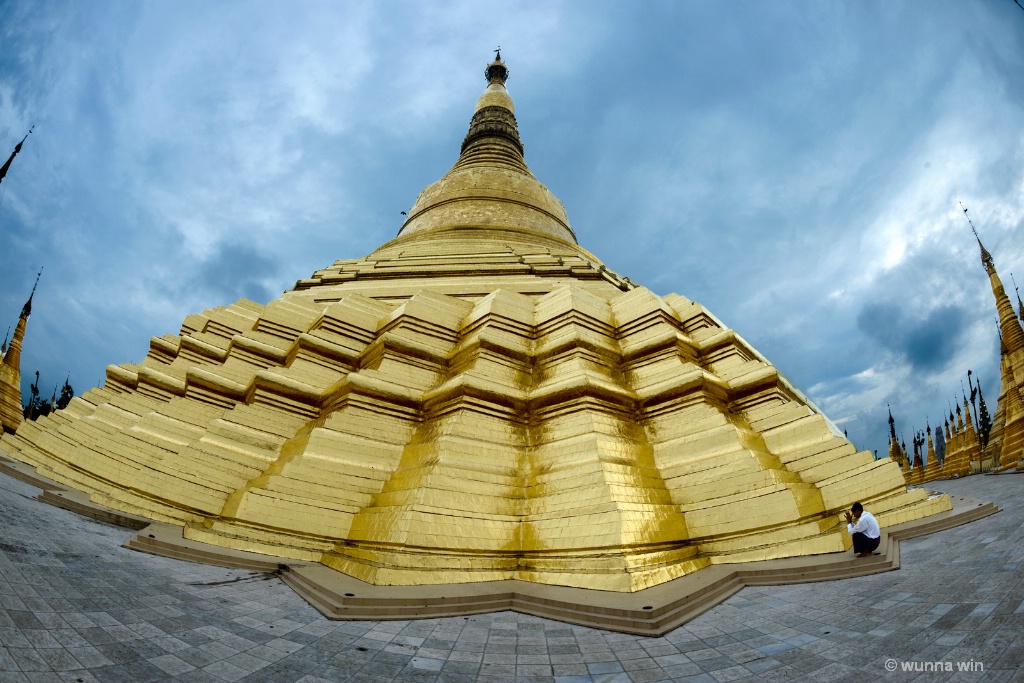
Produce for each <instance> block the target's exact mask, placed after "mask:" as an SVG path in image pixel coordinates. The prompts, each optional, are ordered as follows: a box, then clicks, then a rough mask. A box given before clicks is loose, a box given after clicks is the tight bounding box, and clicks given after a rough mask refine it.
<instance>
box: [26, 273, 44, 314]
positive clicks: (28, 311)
mask: <svg viewBox="0 0 1024 683" xmlns="http://www.w3.org/2000/svg"><path fill="white" fill-rule="evenodd" d="M42 274H43V269H42V267H40V268H39V273H37V274H36V282H35V284H34V285H32V293H31V294H29V295H28V301H26V302H25V305H24V306H23V307H22V309H21V317H22V318H27V317H29V316H30V315H32V297H34V296H35V295H36V287H38V286H39V278H40V277H41V276H42Z"/></svg>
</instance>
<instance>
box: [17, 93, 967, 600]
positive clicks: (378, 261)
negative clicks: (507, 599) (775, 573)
mask: <svg viewBox="0 0 1024 683" xmlns="http://www.w3.org/2000/svg"><path fill="white" fill-rule="evenodd" d="M492 89H493V90H492ZM495 91H497V92H495ZM488 92H489V93H490V94H489V95H485V96H484V98H481V102H484V105H483V106H482V107H481V108H479V109H478V111H477V113H476V115H475V116H474V124H473V126H477V124H480V126H481V127H478V129H477V133H474V130H475V129H474V128H473V127H471V131H470V135H468V136H467V143H464V147H463V154H462V157H461V158H460V161H459V162H458V163H457V164H456V165H455V167H453V169H452V171H450V172H449V174H447V175H446V176H445V178H443V179H442V180H441V181H439V182H438V183H436V184H435V185H434V186H431V187H430V188H428V189H427V190H425V191H424V194H423V195H421V197H420V199H419V200H417V203H416V206H415V207H414V208H413V210H412V211H411V212H410V215H409V219H408V221H407V222H406V225H405V226H404V227H403V230H402V232H401V234H400V236H399V238H397V239H396V240H394V241H392V242H390V243H388V244H386V245H384V246H383V247H381V248H380V249H378V250H377V251H375V252H374V253H373V254H370V255H369V256H367V257H366V258H363V259H356V260H349V261H339V262H337V263H335V264H334V265H333V266H331V267H329V268H325V269H323V270H321V271H318V272H317V273H315V274H314V276H313V277H312V278H309V279H306V280H301V281H299V282H298V283H297V285H296V288H295V289H293V290H292V291H290V292H287V293H285V294H284V295H283V296H282V297H281V298H280V299H278V300H276V301H273V302H271V303H270V304H268V305H267V306H260V305H257V304H255V303H252V302H249V301H244V300H243V301H239V302H237V303H235V304H233V305H231V306H227V307H223V308H217V309H212V310H208V311H205V312H203V313H202V314H196V315H192V316H189V317H188V318H187V319H186V320H185V322H184V324H183V325H182V329H181V332H180V333H179V334H178V335H176V336H175V335H165V336H163V337H159V338H154V339H153V340H152V343H151V346H150V352H149V355H148V356H147V357H146V359H145V360H144V361H143V362H142V363H141V364H139V365H121V366H112V367H110V368H109V369H108V372H107V381H106V384H105V385H104V387H102V388H99V389H93V390H91V391H89V392H87V393H86V394H85V395H83V396H82V397H79V398H76V399H74V400H73V401H72V403H71V405H70V406H69V407H68V408H67V409H66V410H63V411H58V412H57V413H54V414H53V415H51V416H50V417H49V418H44V419H41V420H39V421H38V422H37V423H27V424H25V425H23V426H22V428H21V429H19V431H18V433H17V436H16V437H14V438H6V437H5V438H4V439H3V440H2V441H0V448H3V449H4V450H6V451H7V452H8V453H9V454H11V455H12V456H14V457H16V458H18V459H20V460H23V461H25V462H28V463H31V464H33V465H36V466H37V467H38V468H39V470H40V472H41V473H42V474H44V475H45V476H48V477H51V478H53V479H56V480H57V481H60V482H63V483H66V484H69V485H71V486H73V487H76V488H80V489H82V490H85V491H87V492H89V493H90V494H91V496H92V498H93V500H95V501H96V502H98V503H101V504H104V505H107V506H110V507H113V508H117V509H120V510H126V511H130V512H133V513H136V514H140V515H144V516H146V517H149V518H152V519H156V520H162V521H168V522H173V523H176V524H181V525H183V526H184V527H185V535H186V536H187V537H188V538H191V539H195V540H201V541H206V542H209V543H213V544H217V545H221V546H226V547H231V548H237V549H244V550H256V551H260V552H266V553H271V554H274V555H278V556H282V557H289V558H299V559H307V560H317V561H320V562H322V563H323V564H325V565H327V566H329V567H333V568H335V569H338V570H340V571H343V572H345V573H347V574H350V575H352V576H354V577H357V578H359V579H362V580H365V581H368V582H372V583H376V584H405V585H415V584H433V583H449V582H450V583H459V582H470V581H487V580H501V579H520V580H527V581H534V582H540V583H547V584H558V585H565V586H578V587H586V588H596V589H604V590H613V591H635V590H639V589H642V588H645V587H648V586H653V585H656V584H659V583H663V582H665V581H668V580H671V579H673V578H676V577H678V576H681V575H683V574H686V573H689V572H693V571H695V570H698V569H700V568H701V567H705V566H707V565H709V564H712V563H729V562H746V561H751V560H757V559H770V558H777V557H786V556H794V555H811V554H817V553H827V552H836V551H841V550H844V549H845V548H848V547H849V543H850V539H849V537H848V535H846V531H845V525H842V524H840V523H839V522H840V515H839V513H840V511H841V510H843V509H846V508H848V507H849V506H850V504H851V503H852V502H853V501H855V500H860V501H862V502H864V504H865V506H866V507H867V508H868V509H870V510H871V511H872V512H873V513H874V514H875V516H876V517H877V518H878V519H879V521H880V522H881V523H882V524H883V525H890V524H896V523H899V522H903V521H908V520H912V519H917V518H920V517H923V516H926V515H929V514H932V513H935V512H939V511H943V510H948V509H950V503H949V499H948V498H947V497H945V496H939V497H933V498H928V497H927V496H926V494H925V492H924V491H923V490H915V491H911V492H908V491H907V490H906V486H905V483H904V479H903V475H902V473H901V471H900V468H899V467H898V466H897V465H896V464H895V463H893V462H891V461H889V460H888V459H885V460H879V461H876V460H874V459H873V458H872V456H871V455H870V454H869V453H868V452H866V451H865V452H857V451H856V449H855V448H854V447H853V446H852V445H851V444H850V443H849V442H848V441H846V440H845V439H844V438H843V437H842V436H841V435H840V433H839V432H838V431H837V430H836V429H835V428H834V427H833V426H832V425H831V424H830V423H829V422H828V421H827V420H826V419H825V418H824V417H823V416H822V415H821V414H820V413H819V412H818V411H817V409H816V408H814V407H813V406H812V405H811V404H810V403H809V402H808V401H807V400H806V399H805V398H804V397H803V396H802V395H801V394H800V393H799V392H798V391H797V390H796V389H794V388H793V387H792V386H791V385H790V384H789V383H788V382H787V381H786V380H785V379H784V378H783V377H782V376H781V375H780V374H779V373H778V371H777V370H776V369H775V368H774V367H773V366H772V365H770V364H769V363H768V362H767V360H765V359H764V358H763V357H761V356H760V355H759V354H758V353H757V352H756V351H755V350H754V349H753V348H751V347H750V346H749V345H748V344H747V343H746V342H745V341H744V340H743V339H742V338H741V337H739V336H738V335H737V334H736V333H735V332H733V331H732V330H730V329H728V328H726V327H725V326H724V325H722V324H721V323H720V322H719V321H718V320H717V319H716V318H715V317H714V316H712V315H711V314H710V313H709V312H708V311H707V310H705V309H704V308H703V307H702V306H701V305H700V304H698V303H695V302H692V301H689V300H688V299H686V298H684V297H682V296H679V295H675V294H672V295H669V296H666V297H659V296H656V295H655V294H653V293H652V292H650V291H648V290H647V289H644V288H642V287H636V286H635V285H633V283H631V282H630V281H629V280H627V279H625V278H622V277H620V276H618V275H615V274H614V273H611V272H610V271H608V270H607V269H606V268H605V267H604V266H603V265H602V264H601V263H600V262H599V261H598V260H597V259H596V258H595V257H593V256H592V255H590V254H589V253H587V252H586V251H584V250H583V249H581V248H580V247H578V246H577V245H576V242H575V238H574V236H573V234H572V232H571V230H570V229H569V228H568V222H567V220H566V219H565V217H564V211H563V210H561V204H560V203H558V202H557V199H554V197H553V195H550V193H549V192H547V190H546V188H543V186H541V185H540V184H539V183H537V182H536V180H534V179H533V176H532V175H530V174H529V170H528V169H526V166H525V163H524V162H523V161H522V156H521V147H517V145H518V134H516V135H515V138H514V139H513V136H512V133H510V132H509V128H508V126H509V125H510V124H509V123H508V122H509V121H511V125H512V126H513V129H514V117H512V112H511V106H508V107H503V106H502V104H501V103H502V101H503V98H504V99H507V93H505V94H503V93H504V85H503V83H501V82H498V83H497V85H496V84H495V81H494V80H493V79H492V81H491V83H490V84H489V86H488ZM509 103H511V100H509ZM496 110H500V112H499V113H498V114H495V111H496ZM502 112H503V113H502ZM481 114H486V116H494V117H497V118H494V120H493V121H492V120H491V119H487V120H482V123H481V120H479V119H478V117H480V115H481ZM506 114H507V116H506ZM486 116H485V117H484V118H485V119H486ZM509 117H512V118H509ZM499 119H500V120H499ZM488 121H490V122H491V123H494V122H495V121H497V123H494V126H493V127H488V126H490V125H491V123H488ZM484 124H486V125H484ZM481 131H482V132H481ZM474 135H476V137H474ZM523 169H526V170H525V171H524V170H523ZM502 178H509V179H511V180H509V182H507V183H506V182H505V181H504V180H502ZM459 207H462V208H459Z"/></svg>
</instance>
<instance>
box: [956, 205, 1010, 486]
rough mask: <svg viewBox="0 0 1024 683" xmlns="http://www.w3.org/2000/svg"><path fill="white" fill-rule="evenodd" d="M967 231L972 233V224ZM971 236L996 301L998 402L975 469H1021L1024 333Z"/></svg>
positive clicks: (987, 260)
mask: <svg viewBox="0 0 1024 683" xmlns="http://www.w3.org/2000/svg"><path fill="white" fill-rule="evenodd" d="M964 213H966V209H965V210H964ZM971 229H972V230H973V229H974V225H973V224H972V225H971ZM974 236H975V238H977V240H978V247H979V248H980V249H981V263H982V265H983V266H984V267H985V272H986V273H987V274H988V278H989V283H990V284H991V285H992V295H993V296H994V297H995V300H996V311H997V312H998V315H999V338H1000V345H999V346H1000V363H999V370H1000V387H999V399H998V401H997V403H996V414H995V418H994V419H993V421H992V431H991V432H990V434H989V438H988V444H987V445H986V446H987V447H986V452H985V455H984V456H979V468H983V467H985V466H986V465H987V466H988V468H992V469H1002V470H1005V469H1009V468H1017V469H1024V401H1022V398H1024V329H1022V328H1021V321H1020V319H1019V318H1018V315H1017V313H1016V312H1014V310H1013V304H1012V303H1011V302H1010V297H1009V296H1007V294H1006V290H1005V289H1004V288H1003V282H1002V280H1000V279H999V274H998V273H996V266H995V262H994V261H993V260H992V255H991V254H989V253H988V250H987V249H985V245H984V244H982V243H981V238H980V237H978V233H977V231H975V232H974ZM1022 313H1024V311H1022ZM972 466H973V465H972Z"/></svg>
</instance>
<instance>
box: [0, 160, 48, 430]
mask: <svg viewBox="0 0 1024 683" xmlns="http://www.w3.org/2000/svg"><path fill="white" fill-rule="evenodd" d="M19 146H20V143H19ZM11 156H12V158H13V156H14V155H13V154H12V155H11ZM8 163H10V162H9V161H8ZM39 274H40V275H42V271H39ZM38 285H39V275H37V276H36V283H35V284H34V285H32V292H31V294H29V295H28V301H26V302H25V305H24V306H22V308H21V315H20V316H19V317H18V325H17V327H15V328H14V336H13V337H12V338H11V343H10V345H9V346H8V345H7V340H6V339H5V340H4V351H3V358H0V424H2V425H3V432H4V433H8V434H13V433H14V432H15V430H17V429H18V427H19V426H20V425H21V422H22V418H23V417H24V410H25V409H24V407H23V406H22V405H21V346H22V343H23V342H24V339H25V327H26V325H28V317H29V316H30V315H32V297H34V296H35V294H36V287H37V286H38Z"/></svg>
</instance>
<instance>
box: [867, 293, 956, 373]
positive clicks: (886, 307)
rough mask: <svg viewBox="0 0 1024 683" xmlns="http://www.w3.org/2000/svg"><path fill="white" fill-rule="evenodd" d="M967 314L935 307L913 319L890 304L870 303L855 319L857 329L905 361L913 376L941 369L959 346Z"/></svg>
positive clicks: (901, 309)
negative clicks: (917, 373)
mask: <svg viewBox="0 0 1024 683" xmlns="http://www.w3.org/2000/svg"><path fill="white" fill-rule="evenodd" d="M968 319H969V311H967V310H966V309H964V308H962V307H960V306H939V307H938V308H935V309H932V310H931V311H929V312H928V313H927V314H926V315H924V316H922V317H919V318H916V319H915V318H914V317H913V316H912V315H908V314H907V312H906V310H905V309H904V308H902V307H900V306H897V305H896V304H891V303H888V304H886V303H871V304H868V305H866V306H864V308H862V309H861V311H860V313H859V314H858V315H857V327H858V328H860V330H861V331H862V332H863V333H864V334H865V335H867V336H868V337H870V338H871V339H873V340H875V341H876V342H877V343H878V345H879V346H880V347H881V348H882V349H883V350H884V351H886V352H888V353H893V354H897V355H899V356H902V357H903V358H905V359H906V360H907V361H908V362H909V363H910V364H911V366H912V367H913V369H914V371H915V372H930V371H934V370H938V369H941V368H943V367H945V365H946V364H947V363H949V361H950V360H952V359H953V357H954V356H955V354H956V351H957V350H958V349H959V348H960V346H961V344H963V341H964V336H965V332H966V329H967V328H966V325H965V323H966V322H967V320H968Z"/></svg>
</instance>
